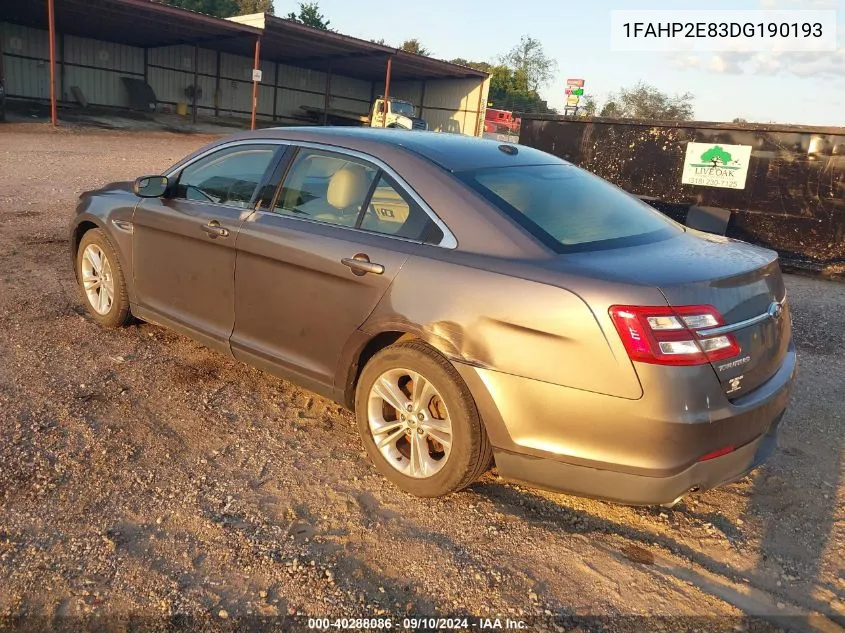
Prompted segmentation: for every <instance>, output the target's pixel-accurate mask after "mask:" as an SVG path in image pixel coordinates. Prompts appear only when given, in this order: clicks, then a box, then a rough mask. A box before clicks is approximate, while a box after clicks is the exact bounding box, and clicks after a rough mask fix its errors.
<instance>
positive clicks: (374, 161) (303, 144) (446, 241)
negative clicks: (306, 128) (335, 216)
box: [256, 141, 458, 249]
mask: <svg viewBox="0 0 845 633" xmlns="http://www.w3.org/2000/svg"><path fill="white" fill-rule="evenodd" d="M282 142H284V143H287V144H289V145H290V146H291V147H295V148H296V154H295V155H294V156H293V159H294V160H295V158H296V156H298V155H299V152H300V150H302V149H314V150H318V151H322V152H328V153H330V154H340V155H342V156H350V157H352V158H356V159H358V160H359V161H363V162H365V163H369V164H371V165H373V166H375V167H376V168H377V171H380V172H384V173H386V174H387V175H388V176H390V177H391V178H392V179H393V180H394V182H396V184H397V185H398V186H399V187H400V188H401V189H402V191H404V192H405V194H406V195H407V196H408V197H409V198H411V199H412V200H413V201H414V202H415V203H417V204H418V205H419V206H420V208H421V209H422V210H423V212H424V213H425V214H426V215H428V217H429V219H430V220H431V221H432V222H434V223H435V224H436V225H437V227H438V228H439V229H440V230H441V231H442V232H443V239H441V240H440V241H439V242H437V243H433V242H425V241H423V240H412V239H409V238H406V237H398V236H395V235H390V234H387V233H377V232H376V231H368V230H366V229H358V228H355V227H350V226H340V225H337V224H332V223H330V222H321V221H320V220H314V219H311V218H301V217H298V216H295V215H289V214H284V213H278V212H276V211H273V210H272V209H271V210H269V211H264V210H263V209H257V210H256V213H272V214H273V215H277V216H280V217H286V218H291V219H292V220H299V221H301V222H311V223H314V224H319V225H322V226H337V227H338V228H341V229H346V230H351V231H359V232H362V233H366V234H367V235H380V236H382V237H387V238H390V239H397V240H401V241H403V242H410V243H412V244H425V245H427V246H437V247H439V248H447V249H454V248H457V247H458V240H457V239H456V238H455V235H454V233H452V231H451V230H450V229H449V227H448V226H446V224H445V223H444V222H443V220H441V219H440V218H439V217H438V215H437V214H436V213H435V212H434V211H433V210H432V208H431V207H430V206H428V204H426V202H425V200H423V199H422V197H420V195H419V194H418V193H417V192H416V191H414V189H413V187H411V186H410V185H409V184H408V183H407V181H406V180H405V179H404V178H402V177H401V176H400V175H399V174H397V173H396V171H395V170H394V169H393V168H391V167H390V165H388V164H387V163H385V162H384V161H382V160H380V159H378V158H376V157H375V156H371V155H369V154H365V153H363V152H359V151H357V150H354V149H348V148H346V147H337V146H335V145H326V144H324V143H313V142H310V141H282ZM292 163H293V160H291V164H292ZM288 169H290V165H289V166H288ZM287 176H288V174H287V173H285V175H284V177H283V178H282V179H281V181H280V182H279V185H278V189H277V192H276V197H275V198H274V206H275V200H277V199H278V196H279V195H280V192H281V190H282V189H283V188H284V185H285V180H286V179H287Z"/></svg>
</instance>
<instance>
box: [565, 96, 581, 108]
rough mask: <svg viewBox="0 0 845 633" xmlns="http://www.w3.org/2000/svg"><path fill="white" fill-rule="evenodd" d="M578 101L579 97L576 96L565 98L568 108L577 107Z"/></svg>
mask: <svg viewBox="0 0 845 633" xmlns="http://www.w3.org/2000/svg"><path fill="white" fill-rule="evenodd" d="M578 101H580V99H579V97H577V96H576V95H569V96H568V97H567V98H566V105H568V106H577V105H578Z"/></svg>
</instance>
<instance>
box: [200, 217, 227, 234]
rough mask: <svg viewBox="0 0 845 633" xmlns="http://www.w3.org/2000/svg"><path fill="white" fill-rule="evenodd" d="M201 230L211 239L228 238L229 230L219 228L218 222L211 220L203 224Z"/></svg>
mask: <svg viewBox="0 0 845 633" xmlns="http://www.w3.org/2000/svg"><path fill="white" fill-rule="evenodd" d="M202 230H203V231H205V232H206V233H208V235H209V237H211V238H216V237H229V229H225V228H223V227H222V226H220V222H219V221H217V220H212V221H211V222H209V223H208V224H204V225H203V227H202Z"/></svg>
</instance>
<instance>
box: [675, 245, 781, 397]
mask: <svg viewBox="0 0 845 633" xmlns="http://www.w3.org/2000/svg"><path fill="white" fill-rule="evenodd" d="M660 290H661V292H662V293H663V295H664V296H665V297H666V301H667V302H668V303H669V305H670V306H673V307H674V306H683V305H696V304H709V305H712V306H713V307H715V308H716V310H718V312H719V313H720V314H721V315H722V317H723V318H724V320H725V326H722V327H716V328H703V329H700V330H697V332H698V333H699V335H701V336H707V335H711V336H715V335H718V334H723V333H724V334H728V335H730V336H733V337H734V338H735V339H736V341H737V343H739V347H740V352H739V354H737V355H736V356H734V357H732V358H726V359H724V360H719V361H715V362H713V363H711V364H712V366H713V369H714V371H715V372H716V375H717V376H718V378H719V381H720V382H721V384H722V388H723V390H724V392H725V394H726V395H727V396H728V397H729V398H732V399H733V398H736V397H739V396H741V395H743V394H745V393H747V392H749V391H752V390H753V389H755V388H757V387H759V386H760V385H761V384H763V383H764V382H766V381H767V380H768V379H769V378H771V377H772V376H773V375H774V374H775V372H777V370H778V368H779V367H780V366H781V364H782V363H783V359H784V357H785V356H786V353H787V350H788V346H789V340H790V336H791V331H790V328H791V323H790V315H789V307H788V305H787V303H786V290H785V288H784V284H783V277H782V276H781V272H780V267H779V266H778V263H777V260H775V261H772V262H770V263H768V264H766V265H763V266H760V267H758V268H752V269H750V270H743V271H741V272H737V273H736V274H733V275H730V276H728V277H723V278H720V279H714V280H708V281H698V282H692V283H686V284H676V285H670V286H661V287H660Z"/></svg>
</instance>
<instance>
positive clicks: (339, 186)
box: [326, 165, 369, 209]
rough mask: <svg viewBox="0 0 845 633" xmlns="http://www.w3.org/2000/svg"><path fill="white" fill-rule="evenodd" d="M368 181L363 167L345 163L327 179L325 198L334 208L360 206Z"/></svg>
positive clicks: (365, 193)
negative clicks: (327, 185) (344, 165)
mask: <svg viewBox="0 0 845 633" xmlns="http://www.w3.org/2000/svg"><path fill="white" fill-rule="evenodd" d="M368 187H369V183H368V182H367V174H366V172H365V171H364V168H363V167H359V166H357V165H347V166H346V167H344V168H343V169H340V170H338V171H336V172H335V173H334V175H333V176H332V177H331V180H329V188H328V191H327V192H326V198H327V200H328V202H329V204H330V205H332V206H333V207H334V208H335V209H348V208H349V207H352V206H360V205H361V203H362V202H363V201H364V197H365V196H366V195H367V189H368Z"/></svg>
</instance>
